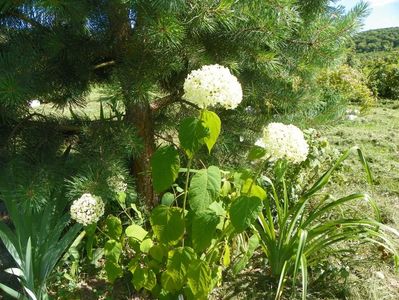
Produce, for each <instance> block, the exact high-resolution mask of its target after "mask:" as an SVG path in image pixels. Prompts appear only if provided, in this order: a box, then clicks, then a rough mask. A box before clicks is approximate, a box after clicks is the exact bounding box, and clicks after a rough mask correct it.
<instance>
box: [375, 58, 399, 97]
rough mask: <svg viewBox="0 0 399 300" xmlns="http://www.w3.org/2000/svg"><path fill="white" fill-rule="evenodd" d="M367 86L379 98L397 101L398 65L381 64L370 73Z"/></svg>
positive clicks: (398, 85)
mask: <svg viewBox="0 0 399 300" xmlns="http://www.w3.org/2000/svg"><path fill="white" fill-rule="evenodd" d="M369 85H370V87H371V88H372V89H373V90H374V91H375V93H376V94H377V95H378V97H381V98H387V99H395V100H398V99H399V64H382V65H379V66H377V67H376V68H375V69H374V70H372V71H371V72H370V75H369Z"/></svg>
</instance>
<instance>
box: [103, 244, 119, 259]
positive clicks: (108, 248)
mask: <svg viewBox="0 0 399 300" xmlns="http://www.w3.org/2000/svg"><path fill="white" fill-rule="evenodd" d="M104 254H105V257H106V259H107V261H113V262H115V263H118V261H119V257H120V256H121V254H122V244H121V243H119V242H117V241H115V240H109V241H107V242H106V243H105V245H104Z"/></svg>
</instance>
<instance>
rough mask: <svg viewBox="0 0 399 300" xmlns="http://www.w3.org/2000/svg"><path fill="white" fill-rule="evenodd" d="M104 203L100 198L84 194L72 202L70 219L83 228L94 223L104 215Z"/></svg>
mask: <svg viewBox="0 0 399 300" xmlns="http://www.w3.org/2000/svg"><path fill="white" fill-rule="evenodd" d="M104 206H105V205H104V202H103V201H102V199H101V198H100V197H96V196H93V195H92V194H89V193H85V194H83V195H82V196H81V197H80V198H79V199H77V200H75V201H73V203H72V206H71V218H72V219H74V220H75V221H76V222H78V223H80V224H83V225H84V226H87V225H90V224H93V223H96V222H97V221H98V220H99V219H100V218H101V216H102V215H103V214H104Z"/></svg>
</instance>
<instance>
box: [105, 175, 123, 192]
mask: <svg viewBox="0 0 399 300" xmlns="http://www.w3.org/2000/svg"><path fill="white" fill-rule="evenodd" d="M107 183H108V186H109V187H110V189H111V190H113V191H114V192H116V193H122V192H126V190H127V183H126V181H125V176H123V175H120V174H119V175H115V176H112V177H109V178H108V179H107Z"/></svg>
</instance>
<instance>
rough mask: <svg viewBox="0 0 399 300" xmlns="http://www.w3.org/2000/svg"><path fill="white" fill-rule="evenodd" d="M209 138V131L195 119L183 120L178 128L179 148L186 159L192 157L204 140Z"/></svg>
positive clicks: (200, 121)
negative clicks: (183, 152) (185, 155)
mask: <svg viewBox="0 0 399 300" xmlns="http://www.w3.org/2000/svg"><path fill="white" fill-rule="evenodd" d="M206 137H209V131H208V129H207V128H206V127H205V126H204V124H203V121H202V120H199V119H197V118H187V119H184V120H183V122H182V123H181V124H180V127H179V141H180V146H181V147H182V148H183V149H184V151H185V152H186V154H187V156H188V157H190V158H191V157H193V156H194V154H195V153H196V152H197V151H198V150H199V148H200V147H201V146H202V145H203V144H204V143H205V138H206Z"/></svg>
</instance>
